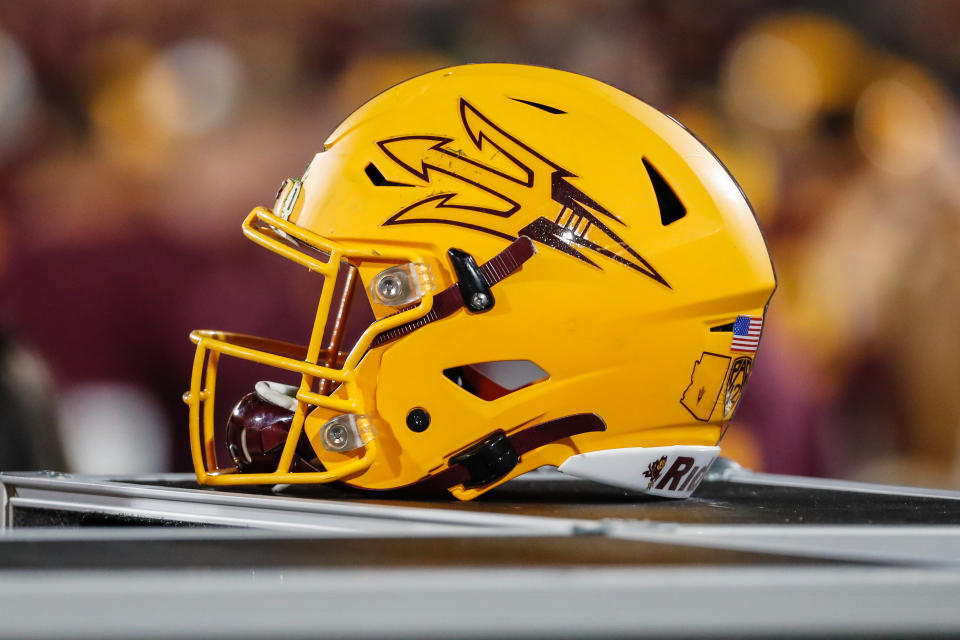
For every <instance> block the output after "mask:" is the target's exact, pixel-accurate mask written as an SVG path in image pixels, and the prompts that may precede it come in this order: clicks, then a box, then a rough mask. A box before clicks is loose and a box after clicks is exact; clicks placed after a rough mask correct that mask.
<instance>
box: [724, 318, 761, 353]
mask: <svg viewBox="0 0 960 640" xmlns="http://www.w3.org/2000/svg"><path fill="white" fill-rule="evenodd" d="M762 328H763V317H762V316H737V319H736V321H734V323H733V341H732V342H731V343H730V351H734V352H736V353H755V352H756V351H757V345H759V344H760V330H761V329H762Z"/></svg>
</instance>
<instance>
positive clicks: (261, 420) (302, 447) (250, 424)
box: [226, 393, 323, 473]
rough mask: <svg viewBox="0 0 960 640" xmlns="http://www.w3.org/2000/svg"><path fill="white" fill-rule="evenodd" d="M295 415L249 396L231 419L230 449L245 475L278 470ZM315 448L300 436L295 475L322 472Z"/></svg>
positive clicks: (234, 409) (258, 397)
mask: <svg viewBox="0 0 960 640" xmlns="http://www.w3.org/2000/svg"><path fill="white" fill-rule="evenodd" d="M292 422H293V412H292V411H290V410H289V409H284V408H283V407H278V406H277V405H275V404H272V403H270V402H267V401H266V400H264V399H263V398H261V397H260V396H259V395H257V394H256V393H248V394H247V395H245V396H243V398H241V399H240V402H238V403H237V405H236V406H235V407H234V408H233V411H231V412H230V417H229V418H228V419H227V434H226V436H227V449H228V450H229V451H230V456H231V457H232V458H233V462H234V464H236V465H237V470H238V471H240V472H241V473H270V472H273V471H276V470H277V465H278V464H279V462H280V454H281V453H282V452H283V445H284V444H285V443H286V441H287V434H289V433H290V424H291V423H292ZM314 457H315V454H314V452H313V447H312V446H311V445H310V442H309V441H308V440H307V438H306V435H305V434H302V433H301V434H300V441H299V442H297V451H296V455H294V460H293V465H291V471H322V470H323V469H322V467H320V466H319V463H318V461H316V460H314V461H313V463H310V462H307V461H308V460H310V459H313V458H314Z"/></svg>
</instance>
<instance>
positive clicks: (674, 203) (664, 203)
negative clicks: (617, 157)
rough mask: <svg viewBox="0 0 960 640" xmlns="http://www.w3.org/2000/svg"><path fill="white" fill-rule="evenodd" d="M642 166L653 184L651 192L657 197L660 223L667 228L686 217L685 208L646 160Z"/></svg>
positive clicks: (644, 159)
mask: <svg viewBox="0 0 960 640" xmlns="http://www.w3.org/2000/svg"><path fill="white" fill-rule="evenodd" d="M643 166H644V167H646V169H647V175H649V176H650V182H651V183H652V184H653V192H654V193H655V194H656V195H657V205H658V206H659V207H660V223H661V224H663V226H667V225H668V224H673V223H674V222H676V221H677V220H679V219H680V218H682V217H683V216H685V215H687V208H686V207H685V206H683V203H682V202H680V198H678V197H677V194H676V192H674V190H673V189H671V188H670V185H669V184H667V181H666V180H664V179H663V176H662V175H660V172H659V171H657V170H656V169H655V168H654V166H653V165H652V164H650V161H649V160H647V159H646V158H643Z"/></svg>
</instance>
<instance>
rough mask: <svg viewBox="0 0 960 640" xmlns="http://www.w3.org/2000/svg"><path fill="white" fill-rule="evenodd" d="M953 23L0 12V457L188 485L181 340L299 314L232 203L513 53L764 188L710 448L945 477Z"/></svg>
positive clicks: (126, 8)
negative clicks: (358, 128) (743, 306)
mask: <svg viewBox="0 0 960 640" xmlns="http://www.w3.org/2000/svg"><path fill="white" fill-rule="evenodd" d="M957 33H960V3H956V2H952V1H949V0H948V1H944V2H884V1H865V0H862V1H858V2H844V3H835V2H764V1H760V0H740V1H736V2H724V3H720V2H707V1H705V0H704V1H700V2H684V1H679V0H672V1H670V2H666V1H657V2H612V1H610V2H606V1H582V2H567V1H557V0H550V1H544V2H525V1H515V2H475V3H460V2H439V1H428V2H417V3H414V2H408V3H400V2H369V1H358V0H354V1H352V2H333V1H330V2H319V1H318V2H307V1H289V2H263V3H254V2H232V1H225V0H223V1H208V2H202V3H201V2H170V1H151V2H125V1H120V0H75V1H73V2H62V1H49V2H47V1H38V0H35V1H33V2H6V3H3V4H0V469H8V470H14V469H15V470H23V469H28V468H41V467H45V468H55V469H68V470H74V471H81V472H88V473H90V472H94V473H126V472H147V471H159V470H166V469H175V470H187V469H188V459H189V458H188V450H187V449H188V446H187V442H186V408H185V406H184V405H183V404H182V403H181V401H180V395H181V393H182V392H183V391H184V390H185V389H186V386H187V376H188V373H189V370H190V366H191V362H192V357H193V346H192V345H191V344H190V343H189V342H188V341H187V332H188V331H189V330H190V329H192V328H196V327H217V328H225V329H233V330H239V331H243V332H249V333H255V334H264V335H273V336H281V337H283V336H285V335H288V334H294V335H296V333H297V332H296V331H295V329H298V328H300V327H302V326H304V318H306V320H307V321H309V319H310V318H311V317H312V313H313V304H315V299H316V298H315V296H306V299H304V297H303V296H298V295H295V293H296V292H297V287H299V286H300V285H299V284H297V283H296V282H291V281H287V280H286V275H287V274H289V272H290V271H289V269H288V268H287V267H286V265H285V264H283V263H282V261H280V260H279V259H278V258H276V257H275V256H273V255H272V254H269V253H268V252H266V251H263V250H260V249H258V248H256V247H255V246H254V245H252V244H251V243H249V242H247V241H245V240H244V239H243V237H242V235H241V233H240V228H239V227H240V221H241V220H242V218H243V216H244V215H245V214H246V213H247V212H248V211H249V210H250V209H251V208H252V207H253V206H254V205H256V204H270V203H271V202H272V199H273V195H274V192H275V190H276V187H277V185H278V184H279V182H280V180H281V179H282V178H285V177H288V176H297V175H300V174H301V173H302V171H303V169H304V166H305V164H306V162H307V161H308V160H309V159H310V158H311V157H312V155H313V154H314V153H315V152H316V151H317V150H318V149H319V147H320V145H321V143H322V141H323V140H324V138H325V137H326V135H327V133H329V132H330V131H331V130H332V129H333V127H334V126H335V125H336V124H337V123H338V122H339V121H340V120H341V119H342V118H343V117H344V116H346V115H347V114H348V113H349V112H350V111H352V110H353V109H355V108H356V107H357V106H359V105H360V104H361V103H362V102H364V101H365V100H366V99H368V98H370V97H371V96H373V95H374V94H376V93H377V92H379V91H380V90H382V89H384V88H386V87H388V86H390V85H391V84H393V83H396V82H398V81H400V80H402V79H405V78H407V77H409V76H412V75H415V74H417V73H420V72H423V71H427V70H430V69H434V68H437V67H440V66H445V65H449V64H456V63H462V62H479V61H508V62H525V63H533V64H541V65H549V66H553V67H559V68H563V69H567V70H570V71H575V72H579V73H583V74H587V75H590V76H593V77H596V78H598V79H600V80H604V81H606V82H609V83H611V84H614V85H616V86H618V87H620V88H621V89H624V90H625V91H627V92H629V93H632V94H634V95H636V96H638V97H640V98H641V99H643V100H645V101H647V102H649V103H651V104H653V105H654V106H656V107H658V108H660V109H662V110H664V111H666V112H667V113H669V114H671V115H673V116H674V117H676V118H677V119H679V120H680V121H681V122H684V123H685V124H686V125H687V126H688V127H689V128H690V129H692V130H693V131H694V132H695V133H696V134H698V135H699V136H700V137H701V138H702V139H704V140H705V141H706V142H707V143H708V144H709V145H710V146H711V147H712V148H713V149H714V150H715V151H716V152H717V153H718V155H719V156H720V158H721V159H722V160H723V161H724V162H725V163H726V164H727V165H728V166H729V167H730V169H731V170H732V172H733V174H734V175H735V176H737V178H738V180H739V181H740V182H741V184H742V186H743V188H744V189H745V191H746V193H747V195H748V196H749V197H750V199H751V201H752V202H753V205H754V207H755V209H756V211H757V214H758V215H759V217H760V219H761V222H762V224H763V227H764V229H765V232H766V235H767V238H768V240H769V242H770V245H771V249H772V251H773V256H774V261H775V263H776V267H777V271H778V275H779V278H780V286H779V291H778V293H777V295H776V296H775V297H774V300H773V303H772V305H771V307H770V310H769V314H768V316H767V325H766V331H765V334H764V344H763V347H762V348H761V350H760V356H759V358H758V361H757V364H756V367H755V370H754V375H753V376H752V380H753V382H752V384H751V388H750V390H749V392H748V393H747V394H746V397H745V402H744V406H743V407H742V408H741V411H740V412H739V414H738V415H737V417H736V419H735V421H734V424H733V425H732V428H731V429H730V430H729V432H728V434H727V437H726V439H725V440H724V445H725V452H726V454H727V455H730V456H732V457H734V458H735V459H737V460H739V461H740V462H741V463H743V464H746V465H750V466H752V467H754V468H756V469H762V470H767V471H776V472H785V473H803V474H815V475H828V476H836V477H845V478H856V479H867V480H877V481H883V482H894V483H904V484H923V485H931V486H944V487H954V488H960V463H958V459H960V326H958V324H960V323H958V320H960V269H958V267H960V180H958V179H957V177H958V176H960V130H958V118H957V105H956V101H955V97H954V94H955V92H956V91H957V89H958V84H960V39H958V38H957V37H956V34H957ZM303 335H305V334H303ZM24 425H28V427H27V428H23V427H24ZM58 438H59V439H60V440H61V441H62V442H63V445H64V446H63V455H64V457H61V455H60V452H59V451H58V449H57V447H56V440H57V439H58Z"/></svg>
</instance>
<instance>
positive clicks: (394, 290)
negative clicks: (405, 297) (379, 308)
mask: <svg viewBox="0 0 960 640" xmlns="http://www.w3.org/2000/svg"><path fill="white" fill-rule="evenodd" d="M402 290H403V285H402V284H400V280H399V279H397V278H395V277H393V276H387V277H385V278H382V279H381V280H380V282H379V283H378V284H377V291H378V292H379V293H380V295H381V296H383V298H384V300H393V299H395V298H397V297H398V296H399V295H400V294H401V293H402Z"/></svg>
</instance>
